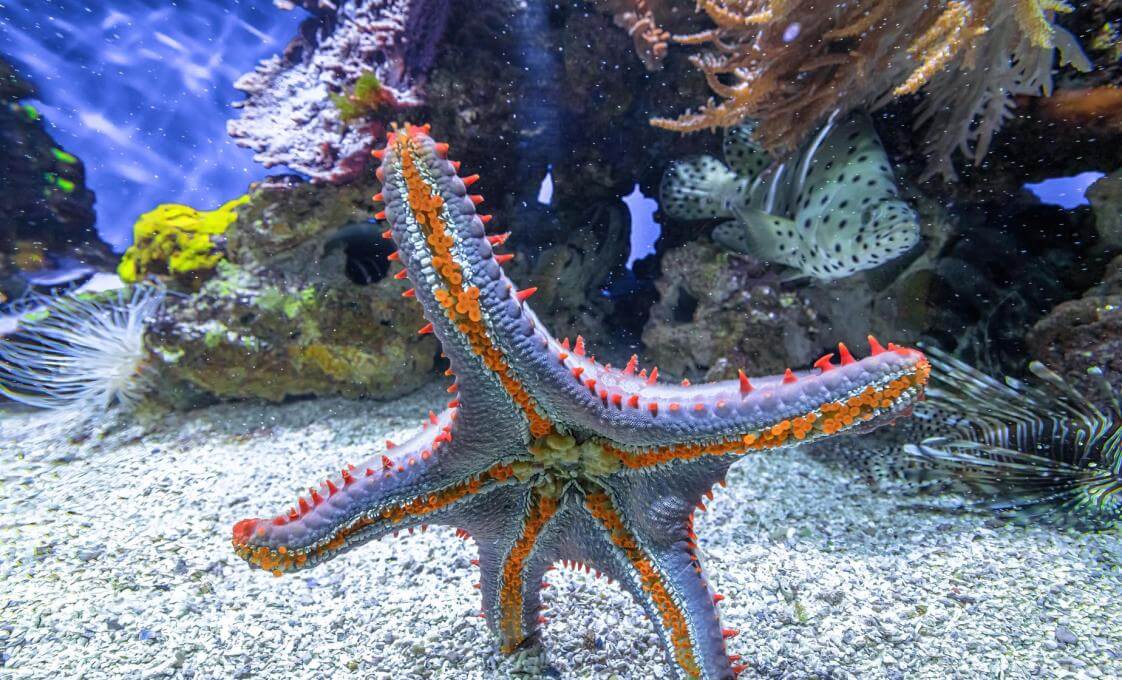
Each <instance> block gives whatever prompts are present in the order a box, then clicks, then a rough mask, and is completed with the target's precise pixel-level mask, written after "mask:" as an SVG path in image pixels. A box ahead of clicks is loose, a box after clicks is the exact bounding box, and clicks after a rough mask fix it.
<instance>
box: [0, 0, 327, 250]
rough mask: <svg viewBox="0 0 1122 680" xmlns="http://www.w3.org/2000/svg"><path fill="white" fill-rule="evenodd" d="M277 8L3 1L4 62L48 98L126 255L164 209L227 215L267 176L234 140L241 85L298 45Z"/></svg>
mask: <svg viewBox="0 0 1122 680" xmlns="http://www.w3.org/2000/svg"><path fill="white" fill-rule="evenodd" d="M304 16H306V15H305V14H304V13H303V12H302V11H299V10H297V11H292V12H285V11H281V10H279V9H277V8H276V7H274V6H273V4H272V2H270V1H269V0H258V1H255V2H253V1H249V0H179V1H178V2H177V1H176V0H97V1H96V2H94V1H92V0H16V1H15V2H12V1H9V0H0V52H3V53H4V54H5V55H6V56H7V57H9V58H10V59H12V60H14V61H15V63H16V64H17V66H18V67H19V68H20V71H21V73H22V74H23V75H24V76H27V77H29V78H30V80H32V82H34V83H35V85H36V86H38V88H39V92H40V97H41V99H40V101H39V102H38V103H37V104H38V106H39V107H40V109H41V110H42V112H43V113H44V114H45V115H46V118H47V120H48V123H49V125H50V132H51V134H52V135H53V136H54V137H55V139H56V140H57V141H58V142H59V143H60V144H61V145H62V146H63V148H65V149H67V150H68V151H71V152H73V153H75V154H76V155H78V157H79V158H81V159H82V160H83V161H84V162H85V164H86V169H87V181H88V184H89V185H90V187H91V188H92V189H93V190H94V191H95V192H96V193H97V206H96V207H97V214H98V229H99V231H100V232H101V235H102V237H103V238H104V239H105V240H106V241H108V242H109V243H110V244H111V245H112V246H114V248H115V249H117V250H121V249H123V248H124V247H125V246H127V245H128V243H129V241H130V240H131V236H132V224H133V222H134V221H135V220H136V218H137V216H139V215H140V214H141V213H143V212H146V211H148V210H151V209H152V208H153V207H154V206H155V205H156V204H158V203H166V202H176V203H187V204H190V205H192V206H195V207H199V208H212V207H216V206H217V205H219V204H220V203H222V202H223V201H226V200H228V199H230V198H233V197H235V196H238V195H240V194H242V193H244V192H245V189H246V186H247V185H248V183H249V182H250V181H252V180H254V179H258V178H260V177H263V176H264V175H265V170H264V168H262V167H261V166H259V165H257V164H256V163H254V162H253V159H252V153H251V152H249V151H248V150H246V149H242V148H239V147H237V146H235V145H234V143H233V142H232V141H230V139H229V138H228V137H227V135H226V120H227V119H229V118H231V117H233V116H235V115H236V112H235V111H234V110H233V109H231V107H230V104H231V102H235V101H238V100H240V99H241V98H242V95H241V94H240V93H239V92H237V91H236V90H235V89H234V88H233V86H232V84H233V82H234V80H235V79H237V78H238V77H239V76H240V75H241V74H243V73H245V72H247V71H249V70H251V69H252V68H253V66H254V64H256V63H257V61H259V60H260V59H262V58H264V57H267V56H269V55H271V54H275V53H277V52H279V51H281V50H282V49H283V47H284V45H285V44H286V43H287V42H288V41H289V40H290V39H291V38H292V36H294V35H295V34H296V27H297V24H298V23H299V21H300V20H301V19H302V18H304Z"/></svg>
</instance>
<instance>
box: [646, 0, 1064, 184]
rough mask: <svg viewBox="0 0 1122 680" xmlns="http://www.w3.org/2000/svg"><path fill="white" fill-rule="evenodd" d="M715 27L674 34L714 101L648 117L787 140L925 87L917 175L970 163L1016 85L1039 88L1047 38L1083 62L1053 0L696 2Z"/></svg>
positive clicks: (772, 142)
mask: <svg viewBox="0 0 1122 680" xmlns="http://www.w3.org/2000/svg"><path fill="white" fill-rule="evenodd" d="M698 6H699V8H700V9H702V10H704V11H705V13H706V14H707V15H708V16H709V18H710V19H712V21H713V23H714V24H716V27H715V28H712V29H709V30H707V31H702V32H700V33H695V34H692V35H684V36H675V37H674V40H675V41H677V42H679V43H682V44H689V45H699V46H703V48H704V49H703V51H702V52H700V53H698V54H696V55H694V56H693V57H692V61H693V63H694V64H695V66H697V68H698V69H700V70H701V71H702V73H703V74H704V75H705V78H706V81H707V82H708V84H709V87H710V89H712V90H713V92H714V93H716V94H717V95H718V96H719V97H720V98H721V100H722V101H720V102H713V101H711V102H710V103H709V104H707V105H706V106H704V107H702V108H701V109H700V110H698V111H696V112H693V113H687V114H685V115H683V116H681V117H679V118H677V119H662V118H656V119H654V120H652V121H651V122H652V124H653V125H655V126H658V127H662V128H666V129H669V130H676V131H679V132H691V131H695V130H701V129H705V128H714V127H728V126H731V125H735V124H737V123H740V122H741V121H743V120H744V119H746V118H751V119H755V120H757V121H759V128H758V130H757V138H758V139H759V141H760V142H761V143H762V144H764V145H765V146H766V147H768V148H769V149H770V150H772V151H778V152H783V151H787V150H790V149H792V148H794V147H795V146H797V145H798V144H799V143H800V142H801V141H802V140H803V139H804V138H805V137H806V136H807V135H808V134H809V133H810V132H811V131H813V130H814V129H815V128H816V127H818V126H819V125H820V124H821V123H822V122H823V121H824V120H825V119H826V118H827V117H829V116H830V115H831V114H832V113H833V112H835V111H839V110H840V111H841V112H843V113H844V112H846V111H849V110H852V109H855V108H861V107H872V108H875V107H878V106H883V105H884V104H886V103H887V102H888V101H891V100H892V99H893V98H894V97H898V96H903V95H908V94H912V93H915V92H919V91H920V90H923V91H924V92H925V93H926V94H927V100H926V101H925V103H924V105H923V108H922V110H921V114H920V117H919V121H918V123H917V125H923V126H926V127H927V131H926V133H925V140H924V146H925V149H926V151H927V152H928V154H929V161H930V162H929V174H932V173H936V172H938V173H942V174H944V175H947V176H953V174H954V173H953V169H952V167H951V165H950V157H951V155H952V154H953V153H954V152H955V150H956V149H957V150H960V151H962V152H963V154H964V155H965V156H966V157H967V158H969V159H971V160H974V161H980V160H981V157H982V156H984V155H985V152H986V150H987V149H988V146H989V142H990V139H991V137H992V135H993V134H994V133H995V132H996V131H997V129H998V128H999V127H1000V126H1001V123H1002V122H1003V121H1004V120H1005V118H1007V117H1008V109H1009V108H1010V106H1011V104H1010V102H1011V99H1012V97H1014V96H1016V95H1039V94H1048V93H1050V91H1051V73H1050V68H1051V63H1052V54H1053V50H1054V48H1057V47H1058V48H1060V50H1061V51H1062V52H1064V53H1065V54H1064V56H1065V58H1067V59H1068V60H1069V61H1075V62H1076V63H1077V64H1078V65H1080V66H1083V65H1085V59H1084V60H1081V59H1080V58H1081V57H1082V54H1081V53H1079V51H1078V46H1077V44H1076V43H1075V40H1074V38H1072V37H1071V35H1070V34H1069V33H1067V32H1066V31H1063V29H1060V28H1058V27H1056V26H1055V25H1054V24H1053V23H1052V18H1053V15H1054V13H1055V12H1066V11H1070V9H1071V8H1070V7H1069V6H1068V5H1066V4H1065V3H1063V2H1060V1H1059V0H921V1H915V2H908V1H904V0H853V1H852V2H844V3H837V2H825V3H824V2H823V1H822V0H699V2H698Z"/></svg>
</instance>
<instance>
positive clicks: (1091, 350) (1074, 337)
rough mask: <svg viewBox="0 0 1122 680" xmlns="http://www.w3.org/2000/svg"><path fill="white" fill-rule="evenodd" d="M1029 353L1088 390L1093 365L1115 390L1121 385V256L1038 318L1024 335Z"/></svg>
mask: <svg viewBox="0 0 1122 680" xmlns="http://www.w3.org/2000/svg"><path fill="white" fill-rule="evenodd" d="M1026 342H1027V344H1028V348H1029V352H1030V355H1031V356H1032V357H1033V358H1034V359H1037V360H1038V361H1040V362H1041V363H1044V364H1045V365H1047V366H1048V367H1050V368H1052V369H1053V370H1054V371H1056V372H1057V373H1059V374H1060V375H1062V376H1063V377H1064V379H1065V380H1067V381H1068V382H1070V383H1071V384H1072V385H1074V386H1075V388H1076V389H1077V390H1079V391H1080V392H1083V393H1084V394H1088V395H1093V394H1095V390H1096V383H1097V382H1098V379H1097V378H1095V377H1093V376H1089V375H1088V374H1087V369H1089V368H1092V367H1098V368H1099V369H1101V370H1102V371H1103V374H1104V375H1105V376H1106V379H1107V381H1108V382H1109V383H1110V384H1111V385H1113V386H1114V388H1115V389H1116V390H1117V389H1119V388H1120V387H1122V256H1119V257H1116V258H1115V259H1114V260H1112V261H1111V262H1110V264H1109V265H1108V266H1107V273H1106V276H1105V277H1104V279H1103V281H1102V283H1100V284H1099V285H1097V286H1095V287H1093V288H1091V289H1090V290H1088V291H1087V292H1086V293H1085V294H1084V296H1083V297H1082V298H1079V299H1076V300H1068V301H1066V302H1063V303H1061V304H1059V305H1057V306H1056V307H1055V309H1053V310H1052V311H1051V312H1050V313H1049V314H1048V315H1047V316H1046V317H1044V318H1043V319H1041V320H1040V321H1038V322H1037V323H1036V324H1035V325H1034V326H1033V327H1032V329H1031V330H1030V331H1029V333H1028V337H1027V340H1026Z"/></svg>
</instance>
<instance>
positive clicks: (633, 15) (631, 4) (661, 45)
mask: <svg viewBox="0 0 1122 680" xmlns="http://www.w3.org/2000/svg"><path fill="white" fill-rule="evenodd" d="M656 2H657V0H595V4H596V6H597V7H599V9H600V11H602V12H604V13H606V14H611V15H612V16H613V22H614V23H615V25H616V26H619V27H620V28H622V29H623V30H625V31H627V34H628V35H629V36H631V39H632V40H634V41H635V53H636V54H637V55H639V59H640V60H642V62H643V65H644V66H646V67H647V70H648V71H657V70H659V69H660V68H662V60H663V59H664V58H665V57H666V52H667V50H668V49H669V48H670V32H669V31H667V30H665V29H664V28H662V27H661V26H660V25H659V21H658V19H657V18H656V16H655V11H654V9H653V8H652V4H655V3H656Z"/></svg>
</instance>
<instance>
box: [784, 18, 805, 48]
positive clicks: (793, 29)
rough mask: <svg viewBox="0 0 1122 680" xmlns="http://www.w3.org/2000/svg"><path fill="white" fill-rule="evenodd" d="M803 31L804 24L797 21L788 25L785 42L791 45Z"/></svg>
mask: <svg viewBox="0 0 1122 680" xmlns="http://www.w3.org/2000/svg"><path fill="white" fill-rule="evenodd" d="M802 30H803V27H802V24H800V23H799V22H797V21H796V22H794V23H792V24H790V25H788V26H787V30H785V31H783V42H785V43H789V42H792V41H794V39H795V38H797V37H799V33H801V32H802Z"/></svg>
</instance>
